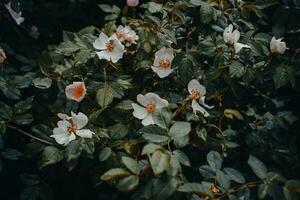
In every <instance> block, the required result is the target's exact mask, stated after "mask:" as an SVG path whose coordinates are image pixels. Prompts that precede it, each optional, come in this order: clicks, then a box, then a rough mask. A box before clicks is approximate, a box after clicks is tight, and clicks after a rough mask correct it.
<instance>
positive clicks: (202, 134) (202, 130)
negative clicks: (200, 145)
mask: <svg viewBox="0 0 300 200" xmlns="http://www.w3.org/2000/svg"><path fill="white" fill-rule="evenodd" d="M196 133H197V135H198V137H200V138H201V139H202V140H203V141H204V142H206V138H207V131H206V129H205V128H202V127H201V126H197V128H196Z"/></svg>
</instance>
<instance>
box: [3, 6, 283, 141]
mask: <svg viewBox="0 0 300 200" xmlns="http://www.w3.org/2000/svg"><path fill="white" fill-rule="evenodd" d="M128 2H129V3H130V5H129V6H134V5H135V4H134V2H133V1H127V3H128ZM136 2H137V4H138V1H135V3H136ZM138 39H139V37H138V35H137V34H136V32H135V31H133V30H131V28H130V27H129V26H125V27H124V26H119V27H118V28H117V30H116V32H115V33H114V34H113V35H112V36H110V37H108V36H107V35H106V34H104V33H100V35H99V37H98V38H97V39H96V40H95V42H94V43H93V46H94V48H95V49H97V50H99V51H97V52H96V54H97V55H98V57H99V59H105V60H108V61H111V62H113V63H116V62H118V61H119V60H120V59H121V58H122V57H123V54H124V52H125V46H124V45H123V44H122V43H124V44H125V45H126V46H130V45H132V44H136V41H137V40H138ZM223 39H224V41H225V43H226V44H230V45H233V46H234V49H235V53H238V52H239V51H240V50H241V49H242V48H251V47H250V46H249V45H246V44H241V43H239V42H238V40H239V39H240V32H239V31H238V30H237V29H236V30H233V25H232V24H230V25H229V26H228V27H226V28H225V30H224V32H223ZM281 40H282V38H280V39H277V40H276V39H275V37H273V38H272V40H271V42H270V51H271V52H272V53H278V54H283V53H284V52H285V51H286V50H287V49H288V48H287V47H286V44H285V42H282V41H281ZM5 59H6V56H5V53H4V51H3V50H2V49H1V48H0V63H3V62H4V60H5ZM173 59H174V51H173V49H172V48H166V47H163V48H161V49H159V50H158V51H157V52H156V53H155V58H154V62H153V65H152V66H151V69H152V70H153V72H155V73H156V74H157V75H158V76H159V77H160V78H165V77H167V76H169V75H170V74H171V73H172V72H173V71H174V69H172V68H171V65H172V61H173ZM187 89H188V92H189V94H190V95H189V98H188V100H192V103H191V107H192V109H193V112H194V113H195V114H196V113H197V112H200V113H201V114H202V115H203V116H204V117H208V116H209V113H208V112H207V110H206V109H212V108H213V107H214V106H209V105H207V104H206V103H205V94H206V88H205V87H204V86H203V85H201V84H200V83H199V81H198V80H196V79H193V80H191V81H190V82H189V83H188V87H187ZM65 94H66V97H67V98H68V99H70V100H74V101H77V102H80V101H82V100H83V99H84V97H85V95H86V87H85V84H84V82H83V81H82V82H73V83H72V84H70V85H68V86H67V87H66V89H65ZM137 102H138V103H139V104H140V105H139V104H136V103H133V104H132V107H133V110H134V111H133V116H134V117H136V118H137V119H140V120H142V124H143V125H144V126H148V125H151V124H154V121H153V113H154V112H155V110H156V109H159V108H162V107H167V106H168V105H169V102H168V101H167V100H165V99H162V98H161V97H160V96H158V95H157V94H155V93H151V92H150V93H147V94H146V95H142V94H139V95H137ZM58 116H59V118H60V119H61V120H60V121H59V122H58V123H57V126H58V127H57V128H54V130H53V135H51V137H53V138H55V140H56V141H57V143H59V144H63V145H67V144H68V143H69V142H70V141H72V140H75V139H76V135H77V136H79V137H86V138H91V137H92V135H93V134H94V133H93V132H92V131H90V130H89V129H82V128H83V127H84V126H85V125H86V124H87V123H88V118H87V116H86V115H84V114H83V113H78V114H77V115H76V114H75V113H73V112H72V114H71V116H68V115H66V114H58Z"/></svg>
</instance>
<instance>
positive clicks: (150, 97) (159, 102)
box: [145, 92, 169, 108]
mask: <svg viewBox="0 0 300 200" xmlns="http://www.w3.org/2000/svg"><path fill="white" fill-rule="evenodd" d="M145 98H146V100H147V101H148V102H151V103H154V104H155V105H156V107H157V108H160V107H164V106H168V105H169V103H168V101H167V100H164V99H162V98H160V96H158V95H157V94H155V93H152V92H149V93H147V94H146V95H145Z"/></svg>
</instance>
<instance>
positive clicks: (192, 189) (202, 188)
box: [178, 183, 213, 197]
mask: <svg viewBox="0 0 300 200" xmlns="http://www.w3.org/2000/svg"><path fill="white" fill-rule="evenodd" d="M178 191H179V192H185V193H197V194H201V195H203V196H209V197H213V194H212V193H211V191H210V190H209V188H208V187H207V186H206V185H203V184H200V183H185V184H183V185H181V186H180V187H179V188H178Z"/></svg>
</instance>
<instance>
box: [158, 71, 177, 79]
mask: <svg viewBox="0 0 300 200" xmlns="http://www.w3.org/2000/svg"><path fill="white" fill-rule="evenodd" d="M173 70H174V69H158V70H157V72H156V73H157V75H158V76H159V78H165V77H167V76H169V75H170V74H171V73H172V72H173Z"/></svg>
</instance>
